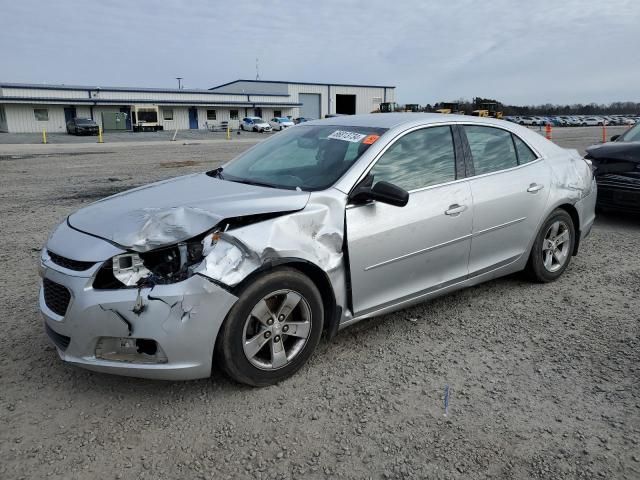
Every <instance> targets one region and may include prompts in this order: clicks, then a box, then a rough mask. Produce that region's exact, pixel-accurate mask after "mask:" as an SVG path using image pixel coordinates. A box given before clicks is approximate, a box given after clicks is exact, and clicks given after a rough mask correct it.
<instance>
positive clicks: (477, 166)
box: [39, 113, 597, 386]
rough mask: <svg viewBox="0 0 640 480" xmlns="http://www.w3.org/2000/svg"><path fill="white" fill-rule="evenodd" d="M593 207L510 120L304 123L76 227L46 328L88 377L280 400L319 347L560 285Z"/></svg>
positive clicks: (586, 187) (554, 160)
mask: <svg viewBox="0 0 640 480" xmlns="http://www.w3.org/2000/svg"><path fill="white" fill-rule="evenodd" d="M596 194H597V190H596V184H595V181H594V179H593V175H592V171H591V166H590V165H589V164H588V163H587V162H586V161H584V160H583V159H582V158H581V156H580V155H579V154H578V153H577V152H576V151H575V150H567V149H564V148H560V147H559V146H557V145H555V144H553V143H552V142H550V141H548V140H546V139H544V138H543V137H542V136H541V135H539V134H538V133H537V132H534V131H531V130H530V129H527V128H523V127H520V126H518V125H514V124H510V123H508V122H503V121H499V120H495V119H488V118H477V117H476V118H474V117H462V116H450V115H437V114H420V113H397V114H388V115H379V114H374V115H359V116H344V117H335V118H332V119H331V120H318V121H314V122H308V123H306V124H305V125H301V126H299V127H296V128H288V129H286V130H285V131H283V132H281V133H278V134H277V135H273V136H271V138H269V139H267V140H266V141H264V142H260V143H258V144H257V145H256V146H254V147H253V148H250V149H248V150H246V151H245V152H244V153H242V154H241V155H240V156H238V157H237V158H235V159H233V160H231V161H230V162H228V163H226V164H225V165H223V166H222V167H219V168H216V169H215V170H211V171H209V172H202V173H195V174H191V175H186V176H182V177H178V178H175V179H172V180H169V181H167V180H164V181H161V182H158V183H156V184H153V185H147V186H145V187H142V188H136V189H133V190H130V191H128V192H120V193H118V194H117V195H114V196H112V197H110V198H107V199H104V200H101V201H98V202H95V203H92V204H90V205H88V206H85V207H84V208H82V209H80V210H78V211H76V212H74V213H72V214H71V215H70V216H69V217H68V218H66V219H65V221H63V222H61V223H60V224H59V225H58V227H56V229H55V230H54V231H53V232H52V234H51V235H50V236H49V237H48V240H47V243H46V245H45V247H44V248H43V250H42V253H41V256H40V264H39V273H40V275H41V277H42V281H41V283H40V294H39V306H40V311H41V313H42V315H43V318H44V330H45V331H46V333H47V335H48V336H49V338H50V339H51V342H52V343H53V344H54V345H55V346H56V348H57V352H58V355H59V356H60V358H61V359H62V360H64V361H66V362H69V363H70V364H73V365H77V366H81V367H84V368H88V369H90V370H96V371H101V372H105V373H117V374H121V375H129V376H138V377H147V378H156V379H167V380H187V379H195V378H202V377H207V376H209V375H210V374H211V372H212V367H214V366H218V367H220V368H221V369H222V370H223V371H224V372H226V373H227V375H228V376H230V377H231V378H233V379H234V380H236V381H238V382H242V383H246V384H249V385H253V386H266V385H272V384H275V383H277V382H279V381H281V380H283V379H285V378H287V377H289V376H291V375H293V374H294V373H295V372H296V371H298V370H299V369H300V368H301V367H302V366H303V365H304V364H305V363H306V362H307V360H308V359H309V358H310V356H311V355H312V354H313V351H314V349H315V348H316V346H317V345H318V342H319V341H320V338H321V336H322V335H323V332H326V336H327V338H332V337H333V336H335V334H336V333H337V332H338V330H339V329H341V328H345V327H347V326H349V325H352V324H354V323H356V322H358V321H360V320H365V319H368V318H371V317H374V316H379V315H383V314H386V313H388V312H392V311H394V310H399V309H401V308H406V307H409V306H411V305H415V304H417V303H420V302H423V301H425V300H430V299H433V298H435V297H437V296H440V295H443V294H445V293H448V292H452V291H454V290H458V289H460V288H464V287H470V286H473V285H477V284H479V283H482V282H485V281H488V280H493V279H494V278H497V277H501V276H504V275H509V274H512V273H515V272H519V271H523V270H524V271H525V272H526V274H527V276H528V277H529V278H530V279H531V280H533V281H535V282H551V281H554V280H557V279H558V278H559V277H560V276H561V275H562V274H563V272H564V271H565V270H566V269H567V267H569V265H570V262H571V258H572V257H573V256H574V255H576V254H577V253H578V252H579V247H580V245H581V244H582V243H583V242H584V239H585V237H587V235H588V234H589V232H590V231H591V227H592V225H593V221H594V218H595V214H594V205H595V202H596ZM558 288H560V286H559V287H558ZM541 293H542V294H544V291H542V292H541ZM454 301H455V300H454ZM346 341H347V342H348V339H347V340H346ZM323 350H326V349H323ZM361 354H362V361H363V362H365V361H370V359H369V360H367V358H368V357H367V355H368V352H367V351H366V350H365V349H363V350H362V352H361ZM316 367H317V365H315V366H312V367H311V368H312V369H313V368H316ZM312 375H315V374H312Z"/></svg>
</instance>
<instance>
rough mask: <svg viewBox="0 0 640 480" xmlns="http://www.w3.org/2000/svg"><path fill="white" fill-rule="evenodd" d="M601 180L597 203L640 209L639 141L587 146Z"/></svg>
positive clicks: (600, 205) (599, 181)
mask: <svg viewBox="0 0 640 480" xmlns="http://www.w3.org/2000/svg"><path fill="white" fill-rule="evenodd" d="M585 159H587V160H589V161H590V162H592V164H593V168H594V175H595V177H596V181H597V183H598V201H597V205H598V207H600V208H603V209H612V210H620V211H630V212H640V142H612V143H605V144H602V145H594V146H593V147H590V148H588V149H587V155H586V156H585Z"/></svg>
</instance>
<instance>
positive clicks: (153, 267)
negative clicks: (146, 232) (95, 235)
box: [94, 230, 219, 288]
mask: <svg viewBox="0 0 640 480" xmlns="http://www.w3.org/2000/svg"><path fill="white" fill-rule="evenodd" d="M218 234H219V232H218V231H217V230H216V231H214V232H208V233H206V234H203V235H199V236H198V237H196V238H194V239H191V240H189V241H186V242H181V243H178V244H177V245H172V246H170V247H163V248H159V249H156V250H152V251H150V252H145V253H138V252H127V253H123V254H120V255H116V256H115V257H113V258H112V259H111V261H110V262H105V264H104V265H103V267H102V269H101V270H100V271H99V272H98V275H97V276H96V280H95V281H94V288H121V287H122V286H126V287H141V286H145V285H162V284H169V283H176V282H181V281H183V280H186V279H187V278H189V277H190V276H192V275H193V271H194V268H195V267H196V266H198V265H199V264H200V263H201V262H202V261H203V260H204V257H205V256H206V255H207V254H208V253H209V251H210V249H211V248H212V246H213V245H215V243H216V242H217V240H218Z"/></svg>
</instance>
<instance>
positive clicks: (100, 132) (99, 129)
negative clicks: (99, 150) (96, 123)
mask: <svg viewBox="0 0 640 480" xmlns="http://www.w3.org/2000/svg"><path fill="white" fill-rule="evenodd" d="M98 143H104V141H103V140H102V127H98Z"/></svg>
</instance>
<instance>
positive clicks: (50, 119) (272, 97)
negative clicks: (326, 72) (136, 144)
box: [0, 80, 395, 132]
mask: <svg viewBox="0 0 640 480" xmlns="http://www.w3.org/2000/svg"><path fill="white" fill-rule="evenodd" d="M393 101H395V87H392V86H371V85H337V84H326V83H322V84H320V83H297V82H283V81H261V80H236V81H235V82H231V83H226V84H224V85H220V86H217V87H213V88H211V89H208V90H186V89H156V88H120V87H94V86H68V85H38V84H17V83H0V132H41V131H42V130H43V129H46V130H47V131H48V132H65V130H66V122H67V121H68V120H70V119H71V118H74V117H83V118H92V119H94V120H95V121H96V122H97V123H98V125H101V126H102V127H103V128H104V129H105V130H131V129H132V128H133V125H132V119H133V121H134V122H135V115H136V112H141V111H145V110H146V111H150V110H155V111H156V112H157V115H156V116H157V123H158V124H159V126H160V127H161V128H163V129H167V130H174V129H179V130H185V129H212V128H216V127H223V126H226V125H227V124H228V125H229V126H231V127H232V128H238V127H239V122H240V121H241V120H242V118H243V117H246V116H257V117H263V118H265V119H266V120H269V119H270V118H272V117H279V116H291V117H293V118H296V117H307V118H321V117H324V116H325V115H328V114H356V113H369V112H371V111H373V110H376V109H377V108H378V107H379V105H380V103H381V102H393ZM139 115H140V113H139Z"/></svg>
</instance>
